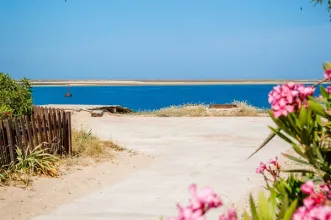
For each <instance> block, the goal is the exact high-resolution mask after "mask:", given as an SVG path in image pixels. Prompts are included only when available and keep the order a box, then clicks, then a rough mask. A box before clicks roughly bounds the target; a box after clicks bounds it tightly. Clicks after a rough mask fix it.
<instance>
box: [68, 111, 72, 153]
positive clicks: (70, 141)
mask: <svg viewBox="0 0 331 220" xmlns="http://www.w3.org/2000/svg"><path fill="white" fill-rule="evenodd" d="M71 135H72V133H71V112H69V118H68V138H69V155H70V156H71V155H72V136H71Z"/></svg>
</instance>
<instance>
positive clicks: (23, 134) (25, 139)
mask: <svg viewBox="0 0 331 220" xmlns="http://www.w3.org/2000/svg"><path fill="white" fill-rule="evenodd" d="M19 119H20V123H21V126H22V136H23V140H24V152H26V150H27V149H31V146H29V140H28V135H27V133H26V126H25V120H24V116H21V117H20V118H19Z"/></svg>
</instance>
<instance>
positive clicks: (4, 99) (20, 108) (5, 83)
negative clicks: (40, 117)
mask: <svg viewBox="0 0 331 220" xmlns="http://www.w3.org/2000/svg"><path fill="white" fill-rule="evenodd" d="M31 112H32V91H31V84H30V82H29V81H28V80H27V79H26V78H23V79H22V80H20V81H18V82H16V81H15V80H13V79H12V78H11V77H10V76H9V75H8V74H6V73H0V119H3V118H6V117H8V116H21V115H29V114H31Z"/></svg>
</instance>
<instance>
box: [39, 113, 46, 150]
mask: <svg viewBox="0 0 331 220" xmlns="http://www.w3.org/2000/svg"><path fill="white" fill-rule="evenodd" d="M37 123H38V134H39V136H40V143H42V142H45V137H44V135H43V128H42V126H41V119H40V115H37Z"/></svg>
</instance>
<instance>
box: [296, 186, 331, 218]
mask: <svg viewBox="0 0 331 220" xmlns="http://www.w3.org/2000/svg"><path fill="white" fill-rule="evenodd" d="M319 188H320V191H319V192H315V190H314V184H313V182H312V181H311V180H310V181H308V182H306V183H304V184H303V185H302V186H301V191H302V192H303V193H305V194H307V195H308V197H306V198H305V199H304V200H303V206H301V207H299V208H298V209H297V210H296V211H295V213H294V215H293V216H292V220H299V219H300V220H331V206H328V205H327V203H328V202H330V201H329V200H328V193H329V192H330V188H329V185H327V184H323V185H320V187H319Z"/></svg>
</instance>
